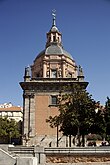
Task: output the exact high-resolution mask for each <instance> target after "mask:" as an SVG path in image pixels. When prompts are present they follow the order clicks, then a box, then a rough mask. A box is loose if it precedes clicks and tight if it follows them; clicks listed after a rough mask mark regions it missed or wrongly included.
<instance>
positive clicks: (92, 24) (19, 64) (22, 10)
mask: <svg viewBox="0 0 110 165" xmlns="http://www.w3.org/2000/svg"><path fill="white" fill-rule="evenodd" d="M52 9H56V11H57V27H58V28H59V30H60V31H61V32H62V34H63V38H62V39H63V46H64V48H65V49H66V50H67V51H68V52H69V53H70V54H71V55H72V56H73V58H74V59H75V61H76V63H77V65H81V66H82V67H83V69H84V74H85V80H86V81H88V82H89V86H88V88H87V90H88V92H89V93H90V94H92V96H93V98H94V99H95V100H96V101H100V102H101V103H102V104H105V101H106V97H107V96H109V97H110V0H0V104H1V103H5V102H12V103H13V104H15V105H22V89H21V87H20V85H19V82H21V81H23V76H24V68H25V67H26V66H28V65H31V64H33V61H34V59H35V57H36V56H37V54H38V53H39V52H40V51H42V50H43V49H44V47H45V42H46V32H48V31H49V30H50V27H51V25H52V16H51V11H52Z"/></svg>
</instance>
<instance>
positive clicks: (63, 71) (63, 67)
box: [62, 61, 66, 78]
mask: <svg viewBox="0 0 110 165" xmlns="http://www.w3.org/2000/svg"><path fill="white" fill-rule="evenodd" d="M62 65H63V66H62V73H63V78H65V77H66V76H65V61H63V64H62Z"/></svg>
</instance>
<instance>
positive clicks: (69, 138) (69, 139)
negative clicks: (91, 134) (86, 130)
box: [69, 135, 71, 147]
mask: <svg viewBox="0 0 110 165" xmlns="http://www.w3.org/2000/svg"><path fill="white" fill-rule="evenodd" d="M69 147H71V135H69Z"/></svg>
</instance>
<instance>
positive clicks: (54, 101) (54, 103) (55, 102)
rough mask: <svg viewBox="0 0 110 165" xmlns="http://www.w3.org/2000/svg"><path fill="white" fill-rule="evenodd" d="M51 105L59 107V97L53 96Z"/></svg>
mask: <svg viewBox="0 0 110 165" xmlns="http://www.w3.org/2000/svg"><path fill="white" fill-rule="evenodd" d="M51 105H57V96H51Z"/></svg>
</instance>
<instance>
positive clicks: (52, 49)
mask: <svg viewBox="0 0 110 165" xmlns="http://www.w3.org/2000/svg"><path fill="white" fill-rule="evenodd" d="M74 83H79V84H83V85H84V86H85V88H86V86H87V85H88V82H85V81H84V75H83V70H82V67H81V66H77V65H76V62H75V60H74V59H73V57H72V55H71V54H70V53H68V52H67V51H66V50H65V49H64V47H63V45H62V34H61V32H60V31H59V30H58V28H57V26H56V15H55V13H53V22H52V27H51V28H50V30H49V32H48V33H47V41H46V45H45V49H44V50H43V51H41V52H40V53H39V54H38V55H37V57H36V58H35V60H34V63H33V64H32V65H31V66H30V67H27V68H25V75H24V82H20V85H21V87H22V89H23V137H24V141H23V144H25V141H26V140H27V139H29V142H30V145H32V144H36V145H37V144H42V145H44V146H49V144H51V145H52V146H55V145H56V136H57V135H56V134H57V133H58V130H57V128H54V129H53V128H50V126H49V123H46V119H48V118H49V116H54V115H57V114H58V106H57V97H58V95H59V92H60V91H61V89H62V88H63V87H64V86H66V85H67V84H70V85H71V84H74ZM59 139H61V141H63V142H64V140H63V137H62V134H61V133H59ZM61 145H63V144H61Z"/></svg>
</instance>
